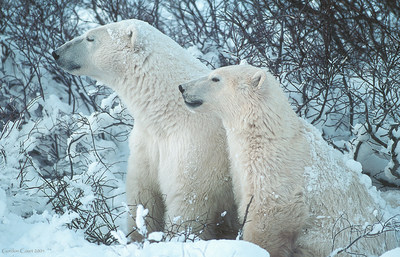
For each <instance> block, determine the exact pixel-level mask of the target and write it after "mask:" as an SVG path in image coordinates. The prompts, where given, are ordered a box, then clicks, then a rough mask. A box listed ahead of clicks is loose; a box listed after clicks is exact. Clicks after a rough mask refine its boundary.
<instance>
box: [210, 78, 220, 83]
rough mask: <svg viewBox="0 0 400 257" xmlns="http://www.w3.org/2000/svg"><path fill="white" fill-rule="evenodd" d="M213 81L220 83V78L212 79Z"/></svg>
mask: <svg viewBox="0 0 400 257" xmlns="http://www.w3.org/2000/svg"><path fill="white" fill-rule="evenodd" d="M211 80H212V81H213V82H218V81H219V78H217V77H214V78H212V79H211Z"/></svg>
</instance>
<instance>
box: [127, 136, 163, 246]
mask: <svg viewBox="0 0 400 257" xmlns="http://www.w3.org/2000/svg"><path fill="white" fill-rule="evenodd" d="M146 140H147V142H145V141H146ZM149 141H151V140H149V137H146V136H145V135H144V134H143V133H141V132H139V131H138V129H137V128H134V131H132V135H131V140H130V151H131V154H130V156H129V162H128V172H127V176H126V197H127V203H128V206H129V207H130V215H129V216H128V233H130V232H132V231H134V232H133V233H131V238H132V239H133V240H134V241H142V239H143V236H142V235H140V234H139V233H138V232H137V231H136V222H135V221H136V210H137V205H139V204H141V205H143V206H144V207H145V208H146V209H148V210H149V214H148V215H147V216H146V225H147V231H148V233H151V232H154V231H162V230H163V227H164V220H163V217H164V212H165V205H164V199H163V197H162V194H161V193H160V188H159V184H158V178H157V166H158V163H157V162H158V160H157V157H156V156H157V153H156V151H152V149H151V148H152V147H151V144H149Z"/></svg>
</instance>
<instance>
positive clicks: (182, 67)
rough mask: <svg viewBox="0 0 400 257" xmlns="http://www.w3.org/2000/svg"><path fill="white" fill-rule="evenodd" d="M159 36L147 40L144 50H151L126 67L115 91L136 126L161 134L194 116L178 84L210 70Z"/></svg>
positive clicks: (172, 42)
mask: <svg viewBox="0 0 400 257" xmlns="http://www.w3.org/2000/svg"><path fill="white" fill-rule="evenodd" d="M159 36H160V37H163V38H162V40H160V39H158V40H155V39H153V40H148V42H149V43H148V45H147V47H149V48H151V49H152V50H151V51H148V53H147V55H146V56H143V57H142V58H141V59H142V63H140V64H139V65H137V63H136V62H135V63H132V64H131V66H130V67H127V68H128V69H129V70H127V72H126V73H125V74H126V75H125V76H124V77H122V78H121V79H119V80H118V81H117V82H116V84H117V85H118V86H116V87H115V90H116V91H117V93H118V94H119V96H120V97H121V98H122V100H123V102H124V103H125V104H126V105H127V108H128V110H129V111H130V113H131V114H132V115H133V118H134V119H135V122H136V123H137V122H140V123H141V124H142V125H143V126H145V127H146V128H147V129H148V130H150V132H151V133H153V134H159V135H161V134H163V133H165V132H166V131H168V132H169V133H170V132H171V131H173V130H174V128H175V129H178V127H179V126H178V125H179V123H181V122H184V121H185V119H189V118H190V117H189V116H193V114H191V113H190V112H189V111H188V109H187V108H186V106H184V102H183V99H182V96H181V95H180V92H179V90H178V85H179V84H181V83H183V82H187V81H189V80H191V79H193V78H196V77H199V76H202V75H203V74H205V73H207V72H208V71H209V70H208V69H207V67H206V66H205V65H203V64H201V63H200V62H199V61H198V60H197V59H195V58H194V57H192V56H190V54H189V53H187V51H186V50H184V49H183V48H181V47H180V46H179V45H178V44H177V43H175V42H174V41H173V40H171V39H170V38H168V37H166V36H164V35H162V34H161V35H159ZM150 42H151V43H150ZM157 44H160V45H157ZM161 47H162V48H161ZM166 49H168V51H166ZM195 116H197V117H199V116H206V115H204V114H203V115H200V114H196V115H195ZM193 118H194V117H193ZM160 124H163V125H162V126H160Z"/></svg>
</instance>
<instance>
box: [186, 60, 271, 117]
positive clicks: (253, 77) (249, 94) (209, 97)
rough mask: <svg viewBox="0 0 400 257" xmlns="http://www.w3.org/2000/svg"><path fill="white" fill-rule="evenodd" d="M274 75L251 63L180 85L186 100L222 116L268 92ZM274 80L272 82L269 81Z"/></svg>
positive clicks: (195, 107) (196, 109)
mask: <svg viewBox="0 0 400 257" xmlns="http://www.w3.org/2000/svg"><path fill="white" fill-rule="evenodd" d="M268 76H272V75H270V74H269V73H267V72H266V71H264V70H263V69H260V68H256V67H254V66H251V65H233V66H227V67H223V68H219V69H215V70H213V71H212V72H211V73H209V75H208V76H205V77H202V78H200V79H197V80H194V81H191V82H188V83H185V84H181V85H179V90H180V91H181V93H182V96H183V98H184V101H185V103H186V105H187V106H188V107H189V109H191V110H193V111H194V112H208V111H212V112H215V113H217V114H219V116H222V115H224V114H228V113H232V112H235V111H239V109H242V108H243V107H246V106H248V105H249V103H250V102H252V101H256V98H259V97H261V96H263V95H265V94H268V90H269V88H270V84H271V83H273V82H274V79H273V78H272V81H271V80H270V79H268V80H267V77H268ZM269 81H271V83H270V82H269Z"/></svg>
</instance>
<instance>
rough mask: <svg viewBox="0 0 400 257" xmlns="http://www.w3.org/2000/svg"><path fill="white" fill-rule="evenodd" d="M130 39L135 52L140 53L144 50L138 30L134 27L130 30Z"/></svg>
mask: <svg viewBox="0 0 400 257" xmlns="http://www.w3.org/2000/svg"><path fill="white" fill-rule="evenodd" d="M127 33H128V37H129V38H130V41H131V46H132V47H133V49H134V50H135V51H140V50H141V49H142V48H143V42H142V40H140V35H139V33H138V30H137V29H136V28H135V27H134V26H131V27H129V28H128V31H127Z"/></svg>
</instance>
